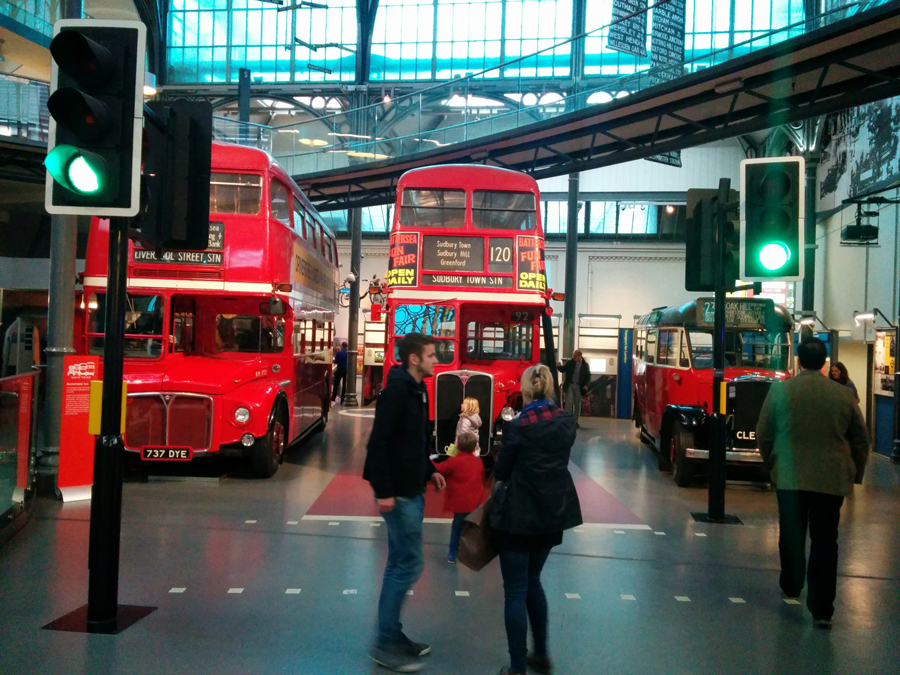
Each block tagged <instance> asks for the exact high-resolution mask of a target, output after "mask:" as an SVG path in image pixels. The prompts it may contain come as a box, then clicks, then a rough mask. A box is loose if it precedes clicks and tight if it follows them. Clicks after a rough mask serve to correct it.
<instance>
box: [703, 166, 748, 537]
mask: <svg viewBox="0 0 900 675" xmlns="http://www.w3.org/2000/svg"><path fill="white" fill-rule="evenodd" d="M730 195H731V179H729V178H720V179H719V194H718V195H717V197H716V256H715V257H716V261H715V280H716V288H715V308H714V309H715V317H714V319H713V345H712V347H713V352H712V357H713V390H712V414H711V415H710V418H709V419H710V422H709V440H710V443H709V465H708V466H709V505H708V512H707V513H705V514H694V518H695V519H696V520H698V521H702V522H709V523H739V522H740V521H739V520H738V519H737V518H736V517H734V516H728V515H725V415H724V414H722V412H721V410H722V384H723V383H724V382H725V294H726V288H728V287H730V286H733V284H731V285H729V284H728V280H727V279H726V278H725V276H726V274H725V272H726V269H725V254H726V250H725V248H726V241H725V239H726V232H725V228H726V227H727V223H728V206H729V204H728V198H729V197H730Z"/></svg>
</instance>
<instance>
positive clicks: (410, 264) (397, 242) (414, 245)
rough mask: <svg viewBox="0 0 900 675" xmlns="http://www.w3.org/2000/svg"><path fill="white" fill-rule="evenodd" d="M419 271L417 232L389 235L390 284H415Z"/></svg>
mask: <svg viewBox="0 0 900 675" xmlns="http://www.w3.org/2000/svg"><path fill="white" fill-rule="evenodd" d="M418 271H419V233H418V232H397V233H395V234H392V235H391V246H390V252H389V253H388V271H387V276H386V278H385V282H386V283H387V285H388V286H389V287H390V286H417V285H418V283H419V281H418Z"/></svg>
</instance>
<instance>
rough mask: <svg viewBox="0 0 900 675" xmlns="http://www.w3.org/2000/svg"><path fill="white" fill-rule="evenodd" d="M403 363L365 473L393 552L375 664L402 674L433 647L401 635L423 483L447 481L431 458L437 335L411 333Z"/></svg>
mask: <svg viewBox="0 0 900 675" xmlns="http://www.w3.org/2000/svg"><path fill="white" fill-rule="evenodd" d="M398 350H399V352H400V361H401V362H402V363H403V366H402V367H401V366H394V367H393V368H391V370H390V372H389V373H388V377H387V383H386V384H385V387H384V389H383V390H382V391H381V393H380V394H379V396H378V402H377V403H376V404H375V423H374V424H373V426H372V433H371V435H370V436H369V446H368V453H367V455H366V465H365V469H364V470H363V478H365V479H366V480H367V481H369V483H371V484H372V489H373V490H374V491H375V500H376V501H377V503H378V509H379V510H380V511H381V515H382V517H383V518H384V521H385V523H387V529H388V559H387V565H386V566H385V568H384V581H383V582H382V585H381V597H380V598H379V600H378V638H377V640H376V642H375V645H374V646H373V647H372V649H371V650H370V651H369V657H370V658H371V659H372V660H373V661H375V662H376V663H378V664H380V665H382V666H384V667H385V668H389V669H391V670H394V671H396V672H399V673H413V672H416V671H418V670H421V668H422V666H423V664H422V662H421V661H420V660H419V657H420V656H424V655H425V654H428V653H429V652H430V651H431V647H430V646H428V645H426V644H421V643H418V642H413V641H412V640H410V639H409V638H408V637H406V635H404V634H403V626H402V625H401V623H400V610H401V609H402V608H403V601H404V600H406V592H407V591H408V590H409V589H410V587H411V586H412V585H413V584H414V583H416V581H417V580H418V579H419V576H420V575H421V574H422V568H423V567H424V566H425V556H424V554H423V552H422V522H423V519H424V517H425V496H424V493H425V489H426V486H427V484H428V482H429V481H430V482H432V483H433V484H434V486H435V488H436V489H437V490H438V491H441V490H443V489H444V487H445V486H446V483H445V481H444V477H443V476H441V474H439V473H438V472H437V471H436V470H435V468H434V464H432V463H431V460H430V459H429V457H428V393H427V391H426V389H425V383H424V382H423V381H422V380H424V379H425V378H426V377H430V376H431V375H433V374H434V364H435V363H436V362H437V357H436V356H435V353H434V340H433V339H432V338H430V337H426V336H424V335H420V334H419V333H410V334H409V335H407V336H406V337H404V338H403V339H402V340H401V341H400V343H399V345H398Z"/></svg>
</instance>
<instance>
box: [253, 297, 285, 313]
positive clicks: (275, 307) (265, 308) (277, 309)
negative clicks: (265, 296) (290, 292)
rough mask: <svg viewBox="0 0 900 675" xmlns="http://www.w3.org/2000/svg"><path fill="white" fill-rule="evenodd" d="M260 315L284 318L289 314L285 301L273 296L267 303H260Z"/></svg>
mask: <svg viewBox="0 0 900 675" xmlns="http://www.w3.org/2000/svg"><path fill="white" fill-rule="evenodd" d="M259 313H260V314H262V315H264V316H284V315H285V314H287V307H286V306H285V304H284V300H282V299H281V298H279V297H278V296H277V295H273V296H272V297H271V298H269V300H268V301H267V302H261V303H259Z"/></svg>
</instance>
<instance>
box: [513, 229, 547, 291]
mask: <svg viewBox="0 0 900 675" xmlns="http://www.w3.org/2000/svg"><path fill="white" fill-rule="evenodd" d="M517 239H518V252H517V254H516V289H518V290H520V291H525V290H532V291H546V290H547V266H546V263H545V261H544V241H543V240H542V239H540V238H539V237H527V236H519V237H517Z"/></svg>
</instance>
